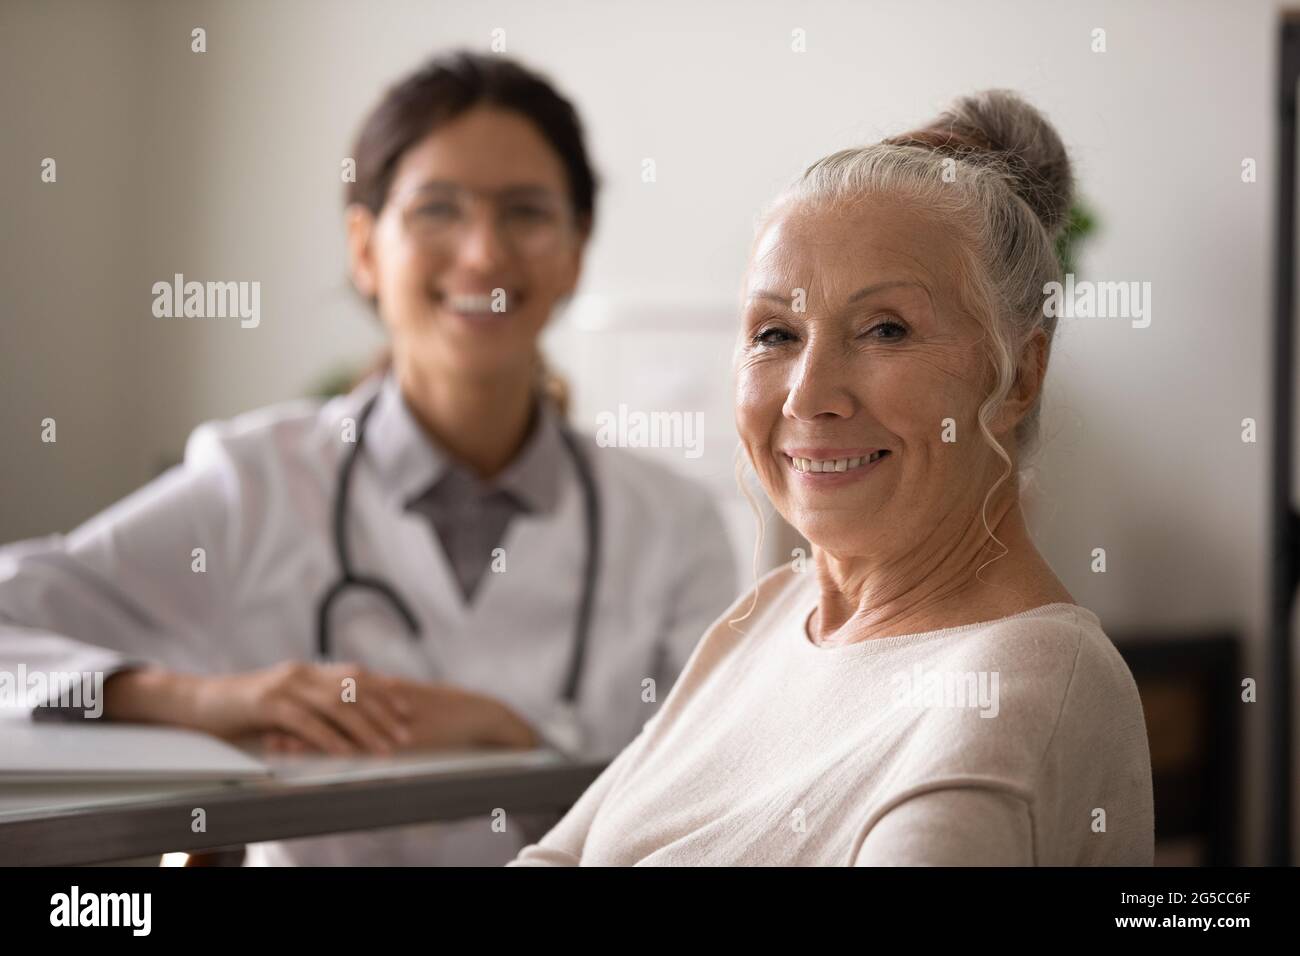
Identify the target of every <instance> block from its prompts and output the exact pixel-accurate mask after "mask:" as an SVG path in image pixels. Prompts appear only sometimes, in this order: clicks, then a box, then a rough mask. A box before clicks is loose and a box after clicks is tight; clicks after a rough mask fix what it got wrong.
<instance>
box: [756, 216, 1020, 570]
mask: <svg viewBox="0 0 1300 956" xmlns="http://www.w3.org/2000/svg"><path fill="white" fill-rule="evenodd" d="M952 241H953V240H952V239H951V236H950V234H949V231H947V230H945V229H944V228H943V227H942V226H941V225H940V224H939V223H938V222H937V221H936V220H934V219H932V218H931V217H929V216H925V215H922V214H920V213H919V212H916V211H914V210H911V209H909V208H908V207H907V206H905V205H902V204H900V203H898V202H895V201H890V200H887V199H876V198H871V199H868V200H864V201H862V202H861V203H859V204H856V205H854V206H853V207H852V208H849V207H844V206H836V207H831V206H827V205H818V206H809V205H806V204H801V203H798V202H794V203H787V204H786V205H785V206H783V207H781V208H780V209H778V211H777V212H776V213H775V214H774V215H773V216H772V217H771V218H770V219H769V220H768V221H767V223H766V225H765V227H764V228H763V230H762V232H761V233H760V235H759V237H758V239H757V240H756V242H755V246H754V251H753V254H752V256H751V259H750V264H749V269H748V271H747V274H746V283H745V301H744V307H743V308H744V311H743V314H742V320H741V332H740V338H739V342H738V345H737V351H736V423H737V426H738V428H739V431H740V437H741V442H742V444H743V445H744V447H745V450H746V451H747V452H748V454H749V457H750V460H751V462H752V463H753V465H754V468H755V470H756V471H757V473H758V476H759V479H760V481H761V482H762V484H763V486H764V488H765V489H766V490H767V493H768V496H769V497H770V498H771V499H772V502H773V504H774V505H775V506H776V508H777V510H778V511H779V512H780V513H781V514H782V516H784V517H785V519H786V520H787V521H789V522H790V523H791V524H792V525H793V526H794V527H795V528H797V529H798V530H799V531H800V532H801V533H802V534H803V535H804V536H805V537H807V538H808V540H809V541H811V542H812V543H813V544H814V545H816V546H817V547H819V548H822V549H825V550H827V551H829V552H831V553H835V554H843V555H868V554H873V555H880V556H889V555H900V554H903V553H906V552H907V551H908V550H910V549H914V548H918V547H920V548H924V547H925V546H926V542H927V541H931V540H933V539H932V538H931V535H932V534H933V532H934V530H935V528H936V527H941V528H942V527H948V528H957V527H964V523H965V522H968V521H970V520H972V516H973V520H975V521H977V522H978V521H979V509H980V507H981V505H982V503H983V499H984V496H985V495H986V494H987V491H988V488H989V487H990V486H991V484H992V482H993V480H994V479H995V478H996V476H997V475H998V474H1000V472H1001V470H1002V468H1003V467H1004V466H1003V465H1002V463H1001V461H1000V459H996V458H994V453H993V451H992V450H991V449H990V448H989V447H988V446H987V444H986V442H985V441H984V439H983V437H982V436H981V435H980V432H979V430H978V425H977V419H976V414H977V410H978V408H979V406H980V403H981V402H982V401H983V400H984V398H985V397H986V396H987V394H988V392H989V390H990V388H991V387H992V381H993V379H992V375H991V370H989V368H988V363H987V360H986V359H985V358H984V355H983V352H982V350H981V347H980V345H979V342H980V340H981V338H982V336H983V329H982V328H981V326H980V325H979V323H978V322H977V320H975V319H974V318H973V317H970V316H967V315H964V314H962V312H961V311H959V305H958V300H957V296H956V290H955V287H954V285H953V275H954V273H953V267H954V258H953V254H954V250H953V248H952V247H951V245H950V243H951V242H952ZM949 419H951V421H952V424H951V426H950V427H948V428H945V425H946V420H949ZM999 427H1003V426H1000V423H997V422H995V425H994V428H993V430H994V433H995V435H997V436H998V439H999V441H1001V442H1002V444H1003V445H1004V446H1006V447H1010V445H1009V442H1008V440H1007V436H1006V435H1005V434H998V428H999ZM945 434H947V436H948V437H950V438H954V439H955V441H949V442H945V441H944V438H945ZM994 461H996V462H997V468H996V469H994V468H993V462H994ZM949 523H952V524H949Z"/></svg>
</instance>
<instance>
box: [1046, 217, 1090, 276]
mask: <svg viewBox="0 0 1300 956" xmlns="http://www.w3.org/2000/svg"><path fill="white" fill-rule="evenodd" d="M1096 231H1097V216H1096V214H1095V213H1094V212H1093V211H1092V208H1091V207H1090V206H1089V205H1088V204H1087V203H1086V202H1085V201H1083V200H1078V201H1077V202H1075V204H1074V205H1073V206H1071V207H1070V218H1069V219H1068V220H1067V221H1066V224H1065V228H1064V229H1063V230H1062V231H1061V235H1060V237H1059V238H1057V240H1056V257H1057V258H1058V259H1060V260H1061V271H1062V272H1063V273H1066V274H1067V275H1068V274H1069V273H1072V272H1075V271H1076V270H1077V268H1078V265H1079V251H1080V249H1081V248H1082V247H1083V245H1084V241H1085V240H1086V239H1088V237H1089V236H1091V235H1093V234H1094V233H1095V232H1096Z"/></svg>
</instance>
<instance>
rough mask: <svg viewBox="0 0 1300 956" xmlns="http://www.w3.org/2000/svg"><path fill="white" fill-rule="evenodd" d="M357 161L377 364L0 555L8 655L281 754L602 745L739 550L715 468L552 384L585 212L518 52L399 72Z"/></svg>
mask: <svg viewBox="0 0 1300 956" xmlns="http://www.w3.org/2000/svg"><path fill="white" fill-rule="evenodd" d="M353 158H354V159H355V161H356V181H355V182H354V183H350V184H349V188H348V191H347V200H348V201H347V209H346V225H347V244H348V251H349V259H350V264H351V274H352V280H353V283H354V284H355V286H356V288H357V289H358V290H359V291H360V292H361V293H362V295H364V296H365V297H366V298H367V299H369V300H370V301H371V302H372V303H373V305H374V306H375V308H376V310H377V312H378V315H379V317H380V319H381V320H382V321H383V324H384V326H385V327H386V330H387V333H388V336H389V346H390V351H391V359H390V361H389V362H388V363H387V364H386V367H384V368H382V369H381V370H379V371H378V372H377V373H376V374H374V375H372V376H371V377H369V378H368V379H367V380H365V381H364V382H363V383H362V384H361V385H359V386H358V387H357V388H356V389H354V390H353V391H352V392H351V393H349V394H347V395H344V396H340V397H338V398H335V399H332V400H330V401H328V402H326V403H324V404H321V403H319V402H306V401H303V402H293V403H287V404H283V405H279V406H274V407H271V408H266V409H262V410H260V411H255V412H251V413H248V414H244V415H241V416H239V417H236V418H234V419H232V420H229V421H225V422H209V423H207V424H204V425H201V426H200V427H199V428H197V429H196V430H195V431H194V432H193V434H192V435H191V437H190V439H189V441H188V443H187V446H186V450H185V460H184V463H183V464H182V465H180V466H177V467H176V468H174V469H172V470H170V471H169V472H167V473H165V474H164V475H162V476H160V477H159V478H157V479H156V480H154V481H153V482H151V483H150V484H148V485H146V486H145V487H143V488H141V489H140V490H138V491H136V492H135V493H133V494H132V495H130V496H128V497H127V498H126V499H124V500H122V501H121V502H119V503H117V504H116V505H114V506H112V507H110V508H109V509H108V510H106V511H105V512H103V513H101V514H99V515H98V516H96V517H94V518H92V519H91V520H89V521H88V522H86V523H85V524H83V525H82V526H80V527H78V528H77V529H75V530H74V531H72V532H71V533H69V534H67V535H66V536H65V535H54V536H51V537H49V538H45V539H39V540H36V541H30V542H22V543H20V544H16V545H10V546H8V547H6V548H4V549H0V666H7V665H9V664H14V665H17V664H20V663H21V664H23V665H25V666H26V667H27V668H28V670H29V671H30V670H32V669H33V668H37V669H48V670H50V671H92V672H93V671H99V672H103V673H105V674H107V675H108V678H107V680H106V681H105V684H104V698H103V704H104V715H105V717H106V718H107V719H111V720H130V721H146V722H154V723H166V724H173V725H179V726H186V727H192V728H197V729H199V730H203V731H207V732H210V733H213V734H217V735H219V736H223V737H226V738H231V739H237V738H248V737H249V736H258V737H260V738H261V739H262V740H264V741H265V742H266V743H267V745H268V746H270V747H272V748H276V749H281V750H309V751H318V752H320V751H323V752H328V753H335V754H357V753H375V754H388V753H392V752H394V751H397V750H400V749H412V748H425V749H428V748H457V749H463V748H471V747H512V748H526V747H533V746H540V745H549V746H553V747H556V748H558V749H560V750H562V751H565V752H568V753H572V754H577V753H581V754H583V755H585V756H612V755H613V754H615V753H617V752H618V751H619V750H620V749H621V748H622V747H623V746H624V745H625V744H626V743H628V742H629V741H630V740H632V738H633V737H634V736H635V735H636V733H637V731H638V730H639V728H640V726H641V725H642V724H643V723H644V722H645V720H646V719H647V718H648V717H649V716H650V714H651V713H652V712H653V709H654V706H655V705H654V700H659V699H662V697H663V695H664V694H666V693H667V691H668V688H669V686H670V685H671V683H672V681H673V680H674V679H675V677H676V675H677V673H678V672H679V671H680V669H681V667H682V665H683V664H684V663H685V659H686V657H687V656H688V655H689V653H690V651H691V650H692V648H693V646H694V644H695V642H696V641H697V640H698V638H699V636H700V635H701V634H702V633H703V632H704V631H705V629H706V628H707V626H708V624H709V623H710V622H711V621H712V620H713V619H714V617H715V616H716V615H717V614H719V613H721V611H722V610H723V609H724V608H725V607H726V605H727V604H728V602H729V601H730V600H731V599H732V598H733V597H734V591H735V587H736V572H735V567H734V561H733V558H732V555H731V551H730V548H729V546H728V543H727V536H726V533H725V529H724V526H723V524H722V521H721V518H720V516H719V514H718V512H717V510H716V508H715V507H714V506H713V505H712V503H711V502H710V499H709V498H708V497H707V495H706V493H705V492H704V491H703V490H702V489H701V488H699V487H697V486H696V485H694V484H693V483H690V482H688V481H686V480H685V479H683V478H680V477H676V476H674V475H673V474H671V473H670V472H668V471H667V470H665V469H663V468H662V467H659V466H657V465H655V464H654V463H652V462H649V461H646V460H643V459H641V458H640V457H638V456H635V455H634V454H632V453H628V452H626V451H622V450H620V449H616V448H603V447H597V446H596V444H595V443H594V441H592V440H590V439H587V438H577V437H575V436H574V435H573V434H572V433H571V432H570V431H569V429H568V428H567V427H566V426H565V424H564V422H563V415H562V412H561V411H560V409H559V408H557V407H556V406H555V404H554V403H553V402H552V401H551V400H549V398H548V397H547V394H546V388H545V373H544V371H543V368H542V364H541V359H540V355H539V351H538V339H539V336H540V333H541V331H542V329H543V327H544V326H545V325H546V322H547V320H548V319H549V317H550V315H551V312H552V310H553V309H554V307H555V306H556V305H557V303H559V302H560V301H561V300H562V299H564V298H565V297H566V296H568V295H569V294H571V293H572V292H573V290H574V288H575V286H576V284H577V282H578V278H579V271H580V266H581V263H582V256H583V251H584V248H585V245H586V241H587V238H588V235H589V234H590V231H591V228H592V221H593V213H594V194H595V178H594V175H593V173H592V169H591V166H590V164H589V162H588V158H587V155H586V151H585V147H584V145H583V134H582V129H581V125H580V122H579V119H578V117H577V115H576V113H575V111H574V109H573V107H572V106H571V105H570V103H569V102H568V101H567V100H566V99H564V98H563V97H562V96H561V95H560V94H559V93H557V92H556V91H555V90H554V89H553V88H552V87H551V86H550V85H549V84H548V83H547V82H546V81H545V80H544V79H542V78H541V77H539V76H537V75H535V74H533V73H531V72H530V71H528V70H526V69H524V68H523V67H521V66H519V65H518V64H515V63H512V62H511V61H509V60H506V59H504V58H502V57H498V56H484V55H475V54H466V53H458V54H453V55H449V56H445V57H440V58H436V59H434V60H432V61H430V62H429V63H428V64H426V65H425V66H424V67H423V68H422V69H420V70H419V71H417V72H416V73H414V74H412V75H411V76H409V77H408V78H406V79H404V80H403V81H401V82H400V83H398V84H397V85H395V86H394V87H392V88H391V89H390V90H389V91H388V92H387V93H386V95H385V96H384V97H383V98H382V100H381V102H380V103H379V104H378V106H377V107H376V108H375V109H374V110H373V112H372V113H371V114H370V116H369V118H368V119H367V120H366V121H365V123H364V124H363V126H362V129H361V132H360V135H359V138H358V140H357V143H356V146H355V151H354V153H353ZM647 678H650V679H653V680H654V681H655V685H654V687H655V692H654V693H653V694H647V693H646V692H645V691H646V688H647V687H648V686H649V685H648V684H646V683H645V681H646V679H647ZM353 681H354V682H355V684H354V685H352V684H351V682H353ZM347 686H354V687H355V692H354V693H353V694H344V693H341V690H340V689H341V687H347ZM345 698H346V699H345ZM650 698H654V700H651V699H650ZM48 713H51V711H48V710H46V711H42V709H41V708H39V707H38V708H35V709H34V710H33V716H34V717H40V716H42V714H48ZM490 823H491V821H490V820H489V819H487V818H484V819H472V820H466V821H459V822H456V823H452V824H430V825H426V826H419V827H403V828H399V829H393V830H387V831H372V832H370V833H363V834H354V835H345V836H336V837H323V838H310V839H302V840H294V841H287V842H283V843H275V844H270V843H268V844H258V845H255V846H252V847H250V848H249V854H248V862H250V863H307V864H314V863H329V864H350V865H357V864H367V863H388V864H401V863H419V864H460V865H473V864H495V863H501V862H504V861H506V860H509V859H512V858H513V857H514V855H515V854H516V853H517V852H518V850H519V849H520V848H521V847H522V846H523V845H524V843H525V842H527V840H528V835H527V834H521V833H519V832H517V831H518V830H519V829H520V828H519V827H514V828H510V827H508V828H507V829H508V830H513V831H515V832H508V833H504V834H503V833H498V832H493V830H492V828H491V826H490ZM534 838H535V837H534Z"/></svg>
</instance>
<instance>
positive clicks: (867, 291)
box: [849, 279, 930, 302]
mask: <svg viewBox="0 0 1300 956" xmlns="http://www.w3.org/2000/svg"><path fill="white" fill-rule="evenodd" d="M904 285H911V286H916V287H917V288H918V289H920V290H921V291H922V292H924V293H925V294H926V295H927V296H929V295H930V290H929V289H927V288H926V287H925V286H924V285H922V284H921V283H920V282H917V281H916V280H915V279H891V280H889V281H888V282H877V283H875V284H874V285H869V286H864V287H863V288H861V289H859V290H858V291H857V292H855V293H853V294H852V295H851V296H849V301H850V302H857V301H858V300H859V299H865V298H866V297H867V296H869V295H874V294H875V293H877V292H883V291H884V290H885V289H894V288H897V287H898V286H904Z"/></svg>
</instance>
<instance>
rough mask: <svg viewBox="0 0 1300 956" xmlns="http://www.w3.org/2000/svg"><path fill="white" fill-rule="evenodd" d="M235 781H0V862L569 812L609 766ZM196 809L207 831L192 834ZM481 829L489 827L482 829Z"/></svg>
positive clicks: (475, 762)
mask: <svg viewBox="0 0 1300 956" xmlns="http://www.w3.org/2000/svg"><path fill="white" fill-rule="evenodd" d="M266 762H267V763H269V764H271V766H272V767H273V769H274V770H275V776H274V777H272V778H267V779H262V780H255V781H247V782H239V783H216V784H214V783H195V782H192V781H191V782H171V783H168V782H152V783H143V782H142V783H101V784H95V783H78V784H37V783H30V784H29V783H11V782H8V781H5V782H3V783H0V866H22V865H28V866H68V865H81V864H87V863H103V862H108V861H112V860H124V859H129V858H132V857H140V856H149V855H156V854H161V853H166V852H172V851H194V850H208V849H217V848H220V847H227V846H240V845H243V844H246V843H258V842H262V841H267V840H284V839H291V838H293V837H303V836H317V835H320V834H324V833H341V832H346V831H351V830H366V829H374V828H378V827H389V826H399V825H402V824H409V823H425V822H431V821H439V820H457V819H462V818H465V817H470V816H476V815H480V814H482V815H483V816H484V817H485V819H486V817H487V815H488V814H490V813H491V811H492V810H493V809H495V808H496V807H501V808H503V809H504V810H505V811H506V813H507V814H516V813H532V812H559V811H563V810H564V809H567V808H568V807H569V806H570V805H571V804H572V803H573V802H574V801H575V800H577V798H578V797H579V796H580V795H581V794H582V792H583V791H584V790H585V789H586V788H587V786H588V785H589V784H590V783H591V782H592V781H593V780H595V778H596V777H597V776H598V775H599V774H600V772H601V770H603V769H604V767H605V762H582V763H577V762H571V761H569V760H567V759H565V758H564V757H563V756H561V755H560V754H558V753H556V752H554V751H550V750H533V751H526V752H518V751H516V752H511V753H481V752H480V753H457V754H415V755H403V756H400V757H395V758H387V759H384V758H377V757H376V758H360V759H347V758H333V757H280V758H274V759H268V760H266ZM195 807H203V808H204V810H205V811H206V812H207V832H204V833H194V832H192V831H191V828H190V822H191V819H192V817H191V814H192V812H193V810H194V808H195ZM484 825H485V826H486V823H485V824H484Z"/></svg>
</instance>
